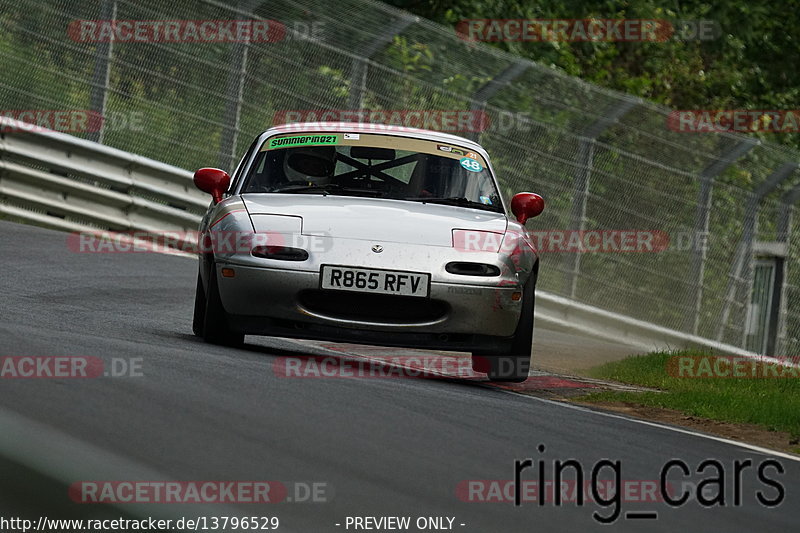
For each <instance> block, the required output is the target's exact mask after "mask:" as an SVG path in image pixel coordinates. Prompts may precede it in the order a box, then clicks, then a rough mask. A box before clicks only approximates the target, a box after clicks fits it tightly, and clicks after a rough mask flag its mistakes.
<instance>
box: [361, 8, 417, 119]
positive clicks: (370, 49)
mask: <svg viewBox="0 0 800 533" xmlns="http://www.w3.org/2000/svg"><path fill="white" fill-rule="evenodd" d="M417 20H419V19H418V18H417V17H402V18H399V19H396V20H395V21H394V22H393V23H392V24H389V25H388V26H385V27H384V31H383V32H381V33H380V34H379V35H378V36H377V37H375V39H373V40H372V41H371V42H370V43H369V44H368V45H367V46H366V47H364V49H363V52H362V54H361V55H360V56H356V57H354V58H353V64H352V67H351V70H350V94H349V96H348V99H347V106H348V108H349V109H361V108H362V105H363V100H364V92H365V91H366V89H367V71H368V70H369V65H368V61H369V58H370V57H372V55H373V54H374V53H375V52H377V51H378V50H379V49H380V48H381V47H382V46H384V45H386V44H388V43H389V41H391V40H392V39H393V38H394V36H395V35H397V34H398V33H400V32H401V31H403V30H404V29H406V28H407V27H408V26H409V25H411V24H412V23H413V22H416V21H417Z"/></svg>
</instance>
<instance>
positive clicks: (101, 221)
mask: <svg viewBox="0 0 800 533" xmlns="http://www.w3.org/2000/svg"><path fill="white" fill-rule="evenodd" d="M207 206H208V197H207V196H206V195H205V194H204V193H202V192H200V191H199V190H197V189H196V188H195V187H194V184H193V182H192V173H191V172H188V171H186V170H184V169H181V168H178V167H174V166H171V165H167V164H164V163H161V162H159V161H155V160H153V159H148V158H146V157H141V156H138V155H135V154H131V153H128V152H124V151H122V150H117V149H115V148H109V147H107V146H104V145H101V144H97V143H94V142H91V141H86V140H83V139H79V138H76V137H73V136H71V135H66V134H63V133H58V132H54V131H49V130H41V129H32V126H31V125H30V124H24V123H20V122H17V121H14V120H10V119H8V118H0V213H4V214H6V215H9V216H10V217H12V218H15V219H19V220H22V221H25V222H28V223H34V224H37V225H41V226H46V227H50V228H54V229H59V230H66V231H101V230H109V231H121V232H122V231H153V232H164V231H194V230H196V229H197V226H198V224H199V222H200V218H201V214H202V213H203V212H204V211H205V209H206V207H207ZM536 320H537V323H539V324H548V325H550V326H555V327H559V328H565V329H570V330H574V331H580V332H583V333H585V334H589V335H590V336H592V337H594V338H597V339H603V340H613V341H615V342H622V343H625V344H628V345H631V346H634V347H637V348H640V349H641V350H642V351H648V350H655V349H677V348H703V349H708V350H714V351H717V352H722V353H725V354H730V355H753V356H755V354H753V353H752V352H747V351H745V350H742V349H741V348H737V347H735V346H730V345H726V344H723V343H720V342H718V341H715V340H712V339H706V338H703V337H699V336H695V335H690V334H687V333H684V332H680V331H676V330H672V329H668V328H664V327H662V326H658V325H656V324H651V323H648V322H645V321H642V320H638V319H636V318H633V317H629V316H624V315H621V314H617V313H613V312H610V311H607V310H604V309H600V308H598V307H594V306H591V305H586V304H583V303H580V302H577V301H574V300H571V299H569V298H564V297H561V296H557V295H555V294H553V293H549V292H545V291H541V290H539V291H537V303H536Z"/></svg>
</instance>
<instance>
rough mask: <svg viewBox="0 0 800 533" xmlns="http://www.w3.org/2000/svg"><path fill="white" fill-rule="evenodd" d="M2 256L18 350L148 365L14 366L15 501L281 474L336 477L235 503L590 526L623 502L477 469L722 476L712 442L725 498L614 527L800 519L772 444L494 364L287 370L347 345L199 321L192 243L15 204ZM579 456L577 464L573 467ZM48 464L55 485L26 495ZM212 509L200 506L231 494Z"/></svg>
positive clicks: (797, 499) (795, 480)
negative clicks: (518, 466) (532, 383)
mask: <svg viewBox="0 0 800 533" xmlns="http://www.w3.org/2000/svg"><path fill="white" fill-rule="evenodd" d="M0 256H2V269H0V286H1V287H2V296H1V297H0V356H88V357H96V358H99V359H102V360H103V362H104V364H105V367H104V368H106V369H110V368H112V367H113V365H115V364H117V363H112V360H115V361H117V362H119V361H126V362H127V363H128V364H130V363H131V362H134V361H135V362H136V363H135V364H136V365H138V368H140V373H141V374H142V375H140V376H127V377H104V376H100V377H97V378H96V379H56V378H53V379H21V378H18V379H13V378H12V379H0V406H2V407H1V408H0V442H2V444H0V455H2V454H6V455H7V454H11V453H13V454H15V455H14V456H13V457H8V456H6V457H2V458H0V459H1V460H0V467H2V470H1V471H0V473H2V475H3V478H2V479H3V482H2V495H1V496H0V510H2V511H3V512H2V514H4V515H13V514H17V515H25V516H32V517H36V516H39V515H41V514H43V513H50V514H49V516H51V517H59V516H64V517H66V516H67V515H68V514H70V513H79V514H81V513H82V515H84V516H85V515H87V514H88V515H91V514H93V513H94V514H97V513H100V512H101V511H102V512H107V510H103V508H101V506H99V505H98V504H84V505H72V504H71V503H70V500H69V498H68V497H67V489H66V486H64V484H65V483H66V484H69V483H72V482H77V481H85V480H130V479H134V480H148V481H154V480H179V481H191V480H251V481H252V480H274V481H280V482H281V483H283V485H284V486H286V487H288V488H289V493H288V498H294V499H295V500H296V499H297V498H298V496H302V494H299V493H297V494H296V491H297V490H299V489H298V487H305V486H310V485H311V484H312V483H315V482H316V483H319V484H320V485H318V487H324V490H321V492H320V495H319V498H318V500H319V501H317V502H307V501H306V502H300V503H298V502H297V501H291V502H289V501H283V502H280V503H270V504H237V505H234V506H230V507H233V508H234V511H236V512H240V513H243V514H246V515H248V516H277V517H279V518H280V521H281V525H280V529H279V531H280V530H285V531H348V530H349V531H353V530H354V528H353V525H352V523H351V525H350V526H349V528H348V527H347V523H348V522H347V517H367V516H371V517H380V516H409V517H411V523H412V525H413V524H414V522H415V520H416V519H417V518H418V517H450V518H453V519H454V521H453V523H452V528H453V529H454V530H456V531H475V532H512V531H513V532H516V531H520V532H522V531H529V532H533V531H548V532H549V531H585V530H594V529H601V528H603V526H601V525H600V524H599V523H598V522H597V521H596V520H595V518H593V513H594V512H595V511H598V512H599V513H600V514H601V515H603V516H607V515H609V514H611V512H612V511H613V510H614V508H615V507H614V506H613V505H612V506H606V507H601V506H599V505H596V504H591V503H587V502H584V505H577V504H576V503H574V502H566V503H562V505H560V506H557V505H555V504H554V503H553V502H552V501H549V502H545V503H544V504H543V505H539V503H538V502H536V501H523V502H522V504H521V505H520V506H519V507H516V506H514V504H513V502H512V501H488V502H486V501H464V500H469V499H470V497H472V499H481V498H482V497H486V496H488V495H489V494H490V492H489V491H488V490H486V491H484V492H482V491H481V490H475V491H473V492H470V491H468V490H464V487H473V488H475V487H478V486H483V487H492V486H495V487H496V486H500V485H499V484H497V483H496V484H495V485H492V484H490V483H488V482H487V483H484V484H483V485H477V484H472V485H470V484H469V481H470V480H473V481H474V480H501V481H502V482H503V483H505V482H509V481H512V480H513V479H514V461H515V459H525V458H531V459H533V460H534V464H535V465H537V466H536V467H535V468H531V469H528V470H525V471H524V472H523V473H522V479H523V480H535V479H537V472H538V464H539V463H538V462H539V461H540V460H543V461H544V463H543V464H544V466H545V473H546V479H552V472H553V467H552V463H553V461H555V460H561V461H566V460H568V459H575V460H576V461H577V462H578V464H579V465H580V467H581V468H582V469H583V471H584V474H585V477H586V479H587V480H588V479H589V478H590V473H591V471H592V467H593V466H594V465H595V464H596V463H597V462H598V461H600V460H601V459H610V460H613V461H620V466H619V470H620V472H621V479H622V481H623V482H633V483H638V484H640V485H642V484H643V482H652V483H655V482H658V480H659V476H660V472H661V469H662V467H664V466H665V464H666V463H667V462H668V461H669V460H671V459H679V460H681V461H683V462H684V463H685V464H686V465H687V467H688V468H689V470H690V472H691V474H690V475H689V476H687V477H685V478H684V477H683V474H682V473H681V471H680V470H679V469H678V468H675V469H672V470H670V476H669V479H670V480H671V482H672V483H673V484H674V486H677V487H679V488H691V487H692V486H693V485H694V484H696V483H697V482H699V481H701V480H702V479H705V478H708V477H715V476H716V475H717V472H716V470H715V468H707V469H706V470H704V471H703V472H701V473H700V474H699V475H698V474H697V470H698V466H699V465H700V464H701V463H703V461H704V460H706V459H715V460H716V461H718V462H719V464H720V465H721V466H722V468H723V470H724V476H725V480H724V489H723V491H724V493H725V502H724V504H723V505H719V504H718V505H714V506H711V507H710V508H706V507H704V506H702V505H701V504H700V503H699V502H698V501H696V498H695V497H694V496H692V497H691V498H690V500H689V501H688V502H686V503H685V504H684V505H682V506H679V507H670V506H669V505H667V504H666V503H664V502H663V501H636V500H648V498H647V497H644V496H642V495H641V493H640V491H638V490H633V491H632V492H631V493H630V494H627V495H625V497H624V498H623V501H621V502H619V506H618V507H619V510H620V516H619V517H618V519H617V520H616V521H615V522H614V523H613V525H612V526H610V527H609V526H605V530H613V531H617V530H619V531H644V530H646V531H664V532H673V531H685V532H701V531H714V532H718V531H724V532H726V533H732V532H738V531H742V532H751V531H770V532H789V531H796V530H797V529H796V528H797V525H798V524H800V496H799V495H798V493H800V463H798V462H797V460H796V459H794V458H792V457H789V456H786V455H783V454H777V453H776V454H774V456H772V457H773V460H775V461H777V462H778V463H779V466H780V468H781V469H783V472H784V473H783V474H780V473H778V472H777V471H776V467H771V468H767V469H766V477H768V478H770V479H772V480H773V482H772V483H773V485H772V486H771V485H769V484H765V483H764V482H763V481H759V479H758V478H757V476H756V473H757V468H758V466H759V465H761V464H762V463H763V462H764V461H766V460H769V459H770V456H771V455H772V454H768V453H765V452H763V451H759V450H757V449H748V448H746V447H743V446H738V445H734V444H731V443H726V442H722V441H720V440H713V439H709V438H706V437H704V436H701V435H696V434H691V433H688V432H679V431H674V430H671V429H669V428H664V427H659V426H657V425H647V424H643V423H641V422H637V421H633V420H629V419H626V418H623V417H619V416H606V415H604V414H601V413H596V412H592V411H588V410H584V409H577V408H574V407H571V406H567V405H563V404H559V403H556V402H551V401H546V400H543V399H538V398H532V397H529V396H524V395H521V394H517V393H514V392H509V391H507V390H502V389H498V388H493V387H488V386H486V385H485V384H484V383H482V382H481V381H477V382H476V381H475V380H468V379H463V380H462V379H413V378H406V379H371V378H331V379H325V378H315V379H301V378H291V379H290V378H286V377H281V376H280V375H278V373H276V372H275V368H276V361H285V359H281V358H286V357H287V356H295V355H297V356H304V355H309V354H311V355H314V354H318V355H325V354H329V353H330V350H328V349H326V348H322V347H320V346H319V343H313V344H312V343H303V342H300V341H295V340H285V339H272V338H255V337H248V338H247V345H246V347H245V348H244V349H232V348H224V347H216V346H211V345H207V344H205V343H203V342H202V341H201V340H199V339H197V338H195V337H194V336H193V335H192V333H191V310H192V303H193V298H194V286H195V276H196V268H197V265H196V262H195V261H194V260H193V259H188V258H185V257H172V256H165V255H157V254H134V253H131V254H79V253H74V252H71V251H70V250H69V249H68V247H67V244H66V234H64V233H58V232H54V231H49V230H44V229H39V228H34V227H29V226H22V225H17V224H13V223H10V222H0ZM538 339H545V340H542V341H540V342H538V344H537V347H536V349H537V350H539V351H542V352H547V350H548V344H547V342H546V339H547V332H540V331H537V340H538ZM558 339H559V342H563V339H564V337H563V336H559V337H558ZM117 366H119V365H118V364H117ZM15 439H17V440H16V441H15ZM12 441H13V442H12ZM539 445H544V447H545V450H544V452H541V453H540V452H539V451H538V449H537V446H539ZM746 459H749V460H750V461H752V464H753V466H752V467H750V468H746V469H745V470H744V472H743V473H742V475H741V480H740V482H739V483H738V485H739V488H740V489H741V501H740V502H738V503H739V504H738V505H736V502H735V497H734V494H735V492H734V491H735V487H734V486H735V485H736V484H737V483H736V481H737V476H736V475H735V474H734V470H733V469H734V462H736V461H740V462H741V461H744V460H746ZM574 470H575V469H568V470H566V472H567V474H566V475H565V479H574V477H573V472H574ZM3 472H4V473H3ZM609 472H610V471H609V470H606V477H608V475H607V474H608V473H609ZM37 476H38V477H41V479H38V477H37ZM34 478H37V479H36V480H35V482H36V483H37V484H38V485H37V486H38V487H39V488H36V489H35V490H33V489H31V490H29V492H25V494H26V497H25V498H21V497H20V494H22V493H23V492H24V491H25V490H28V489H27V488H25V487H23V486H24V485H26V483H33V480H34ZM681 482H687V483H683V484H682V483H681ZM775 485H778V486H780V490H781V491H782V492H783V496H784V497H783V499H782V502H781V503H779V504H777V505H774V506H772V507H768V506H765V505H762V504H760V503H759V502H758V501H757V500H756V498H757V494H758V493H761V495H762V496H763V497H764V498H765V499H767V500H769V501H771V502H774V501H776V500H778V499H779V490H778V488H776V486H775ZM503 486H505V485H503ZM707 490H708V491H710V492H711V493H714V492H715V490H716V488H715V487H707ZM301 492H302V491H301ZM322 493H324V496H323V495H322ZM506 496H507V494H506ZM506 496H498V495H497V494H496V493H495V494H494V499H495V500H497V499H505V498H506ZM300 499H302V498H300ZM656 499H659V498H656ZM23 500H24V501H23ZM322 500H325V501H322ZM649 500H652V498H649ZM153 507H154V508H155V509H156V512H160V511H164V512H165V513H173V514H174V513H176V512H177V513H178V514H180V513H181V512H183V510H184V509H183V508H182V507H180V506H177V507H176V506H175V505H174V504H158V505H155V506H153ZM153 507H151V509H152V508H153ZM73 508H79V509H78V510H75V509H73ZM197 508H198V506H194V507H193V508H192V509H193V510H192V511H191V512H201V513H205V514H213V512H214V511H212V508H211V507H206V508H201V509H200V511H196V509H197ZM117 509H119V510H120V511H119V512H117ZM631 512H633V513H637V512H655V513H656V514H657V517H656V518H650V517H637V516H636V515H631V514H630V513H631ZM59 513H61V514H59ZM120 513H128V514H132V515H135V514H137V513H139V510H138V508H136V507H135V506H130V507H128V508H126V506H125V504H120V505H119V506H118V507H117V508H116V509H115V510H114V511H113V512H111V514H112V515H118V514H120ZM626 516H627V518H626ZM337 524H338V525H337ZM444 524H445V526H447V524H448V521H447V520H445V521H444ZM462 524H463V525H462ZM410 530H411V531H416V530H417V529H416V527H412V528H411V529H410Z"/></svg>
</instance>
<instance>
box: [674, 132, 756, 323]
mask: <svg viewBox="0 0 800 533" xmlns="http://www.w3.org/2000/svg"><path fill="white" fill-rule="evenodd" d="M757 144H759V141H758V140H757V139H753V138H747V139H745V140H743V141H741V142H739V143H737V144H736V146H734V147H733V148H732V149H731V150H729V151H728V152H727V153H726V154H724V155H722V156H720V157H719V158H717V160H716V161H714V162H713V163H711V164H710V165H708V166H707V167H706V168H705V169H703V171H702V172H701V173H700V191H699V192H698V195H697V209H696V210H695V220H694V235H693V237H692V242H693V243H695V245H694V248H693V249H692V258H691V264H690V265H689V281H690V282H692V281H693V283H692V284H691V285H689V287H688V290H687V295H686V296H687V301H689V302H690V308H691V309H692V312H691V313H690V314H688V315H687V316H686V324H685V325H684V329H687V330H690V331H691V332H692V333H693V334H694V335H697V331H698V330H699V328H700V311H701V305H702V303H703V281H704V279H705V266H706V257H707V255H708V250H706V248H707V246H706V244H705V243H706V240H705V237H706V236H707V235H708V226H709V220H710V218H711V196H712V192H713V189H714V178H715V177H717V176H718V175H720V174H721V173H722V172H723V171H724V170H725V169H726V168H728V167H729V166H731V165H732V164H733V163H735V162H736V160H737V159H739V158H740V157H742V156H743V155H745V154H746V153H747V152H749V151H750V150H752V149H753V147H755V146H756V145H757ZM700 235H702V236H703V239H700V240H698V236H700ZM697 243H703V244H702V245H698V244H697Z"/></svg>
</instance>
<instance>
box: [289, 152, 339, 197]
mask: <svg viewBox="0 0 800 533" xmlns="http://www.w3.org/2000/svg"><path fill="white" fill-rule="evenodd" d="M335 169H336V148H334V147H333V146H309V147H301V148H292V149H290V150H288V151H287V153H286V154H285V155H284V158H283V174H284V176H286V180H287V184H288V185H308V186H314V185H317V186H320V187H321V186H324V185H328V184H329V183H331V181H332V177H333V173H334V170H335Z"/></svg>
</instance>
